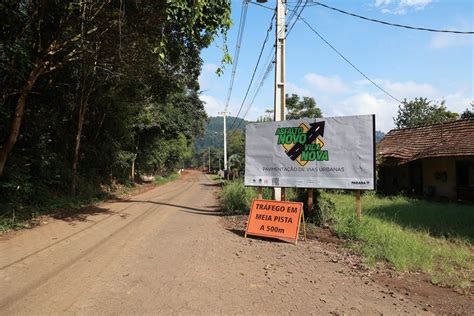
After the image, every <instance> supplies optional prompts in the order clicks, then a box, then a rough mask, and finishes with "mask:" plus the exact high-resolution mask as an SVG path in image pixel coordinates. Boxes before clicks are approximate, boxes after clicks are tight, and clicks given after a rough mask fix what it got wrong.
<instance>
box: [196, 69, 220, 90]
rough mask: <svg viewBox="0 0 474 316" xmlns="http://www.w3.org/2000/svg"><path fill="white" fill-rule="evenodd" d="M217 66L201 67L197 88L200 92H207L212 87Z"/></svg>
mask: <svg viewBox="0 0 474 316" xmlns="http://www.w3.org/2000/svg"><path fill="white" fill-rule="evenodd" d="M217 68H218V67H217V65H215V64H204V65H203V66H202V71H201V74H200V75H199V79H198V81H199V87H200V88H201V90H208V89H209V88H211V86H212V79H214V78H215V77H216V76H217V75H216V74H215V72H216V70H217Z"/></svg>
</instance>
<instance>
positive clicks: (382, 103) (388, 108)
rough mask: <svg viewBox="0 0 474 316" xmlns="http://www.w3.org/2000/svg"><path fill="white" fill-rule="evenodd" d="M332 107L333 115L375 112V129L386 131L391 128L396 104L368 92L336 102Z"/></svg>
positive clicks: (395, 113) (396, 108) (396, 107)
mask: <svg viewBox="0 0 474 316" xmlns="http://www.w3.org/2000/svg"><path fill="white" fill-rule="evenodd" d="M333 108H334V109H333V112H334V113H333V115H335V116H341V115H363V114H375V118H376V129H377V130H381V131H384V132H387V131H389V130H390V129H392V128H393V117H395V116H396V115H397V110H398V104H397V102H395V101H393V100H387V99H385V98H378V97H376V96H375V95H373V94H370V93H358V94H355V95H352V96H350V97H348V98H346V99H344V100H342V101H340V102H338V103H336V104H335V106H334V107H333Z"/></svg>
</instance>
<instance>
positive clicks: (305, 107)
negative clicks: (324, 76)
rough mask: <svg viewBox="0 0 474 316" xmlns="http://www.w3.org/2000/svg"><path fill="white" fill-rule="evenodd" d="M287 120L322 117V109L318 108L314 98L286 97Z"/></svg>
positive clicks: (293, 95)
mask: <svg viewBox="0 0 474 316" xmlns="http://www.w3.org/2000/svg"><path fill="white" fill-rule="evenodd" d="M286 109H287V111H288V113H287V114H286V119H287V120H296V119H299V118H303V117H308V118H316V117H322V116H323V113H322V112H321V109H319V108H318V107H317V106H316V101H315V100H314V98H312V97H303V99H301V98H300V97H299V96H298V95H297V94H292V95H291V96H289V95H288V94H287V95H286Z"/></svg>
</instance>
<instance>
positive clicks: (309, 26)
mask: <svg viewBox="0 0 474 316" xmlns="http://www.w3.org/2000/svg"><path fill="white" fill-rule="evenodd" d="M298 19H300V20H301V21H302V22H303V23H304V24H306V26H308V28H309V29H310V30H311V31H313V33H314V34H316V35H317V36H318V37H319V38H320V39H321V40H322V41H323V42H324V43H326V45H328V46H329V47H330V48H331V49H332V50H333V51H335V52H336V53H337V54H338V55H339V56H340V57H341V58H342V59H344V60H345V61H346V62H347V63H348V64H349V65H351V66H352V68H354V69H355V70H356V71H357V72H358V73H360V74H361V75H362V76H364V78H365V79H367V80H369V81H370V82H371V83H372V84H373V85H374V86H375V87H377V88H378V89H379V90H380V91H382V92H383V93H385V94H386V95H388V96H389V97H391V98H392V99H394V100H395V101H397V102H398V103H402V101H400V100H399V99H397V98H396V97H394V96H393V95H392V94H390V93H389V92H388V91H387V90H385V89H384V88H382V87H381V86H379V85H378V84H377V83H375V82H374V81H373V80H372V79H370V78H369V77H368V76H367V75H366V74H365V73H363V72H362V71H361V70H360V69H359V68H357V66H356V65H354V64H353V63H352V62H351V61H350V60H349V59H347V58H346V57H345V56H344V55H343V54H342V53H341V52H339V51H338V50H337V48H335V47H334V46H333V45H332V44H331V43H329V42H328V41H327V40H326V39H325V38H324V37H323V36H322V35H321V34H319V32H318V31H316V30H315V29H314V28H313V27H312V26H311V25H310V24H309V23H308V22H307V21H306V20H305V19H304V18H303V17H302V16H298Z"/></svg>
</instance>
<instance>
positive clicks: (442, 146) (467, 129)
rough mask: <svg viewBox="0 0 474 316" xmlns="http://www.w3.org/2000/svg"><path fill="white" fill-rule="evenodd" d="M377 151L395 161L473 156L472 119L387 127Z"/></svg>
mask: <svg viewBox="0 0 474 316" xmlns="http://www.w3.org/2000/svg"><path fill="white" fill-rule="evenodd" d="M377 154H378V155H380V156H381V157H382V158H384V159H387V158H390V160H391V161H396V162H397V164H403V163H407V162H410V161H413V160H417V159H422V158H428V157H443V156H474V119H466V120H457V121H452V122H447V123H440V124H433V125H427V126H421V127H414V128H404V129H394V130H391V131H390V132H388V134H387V135H385V137H384V138H383V139H382V141H381V142H380V143H379V145H378V146H377Z"/></svg>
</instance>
